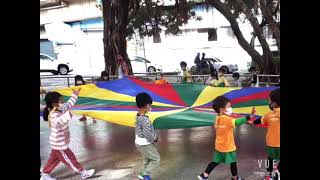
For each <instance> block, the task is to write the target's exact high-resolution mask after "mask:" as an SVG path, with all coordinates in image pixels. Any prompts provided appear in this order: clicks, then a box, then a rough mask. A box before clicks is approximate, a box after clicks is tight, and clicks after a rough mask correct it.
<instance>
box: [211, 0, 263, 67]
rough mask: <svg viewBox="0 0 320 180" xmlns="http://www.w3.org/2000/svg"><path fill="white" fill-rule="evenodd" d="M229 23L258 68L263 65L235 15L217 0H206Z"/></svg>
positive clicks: (260, 57)
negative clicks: (244, 35)
mask: <svg viewBox="0 0 320 180" xmlns="http://www.w3.org/2000/svg"><path fill="white" fill-rule="evenodd" d="M208 2H209V3H211V4H212V5H213V6H214V7H215V8H216V9H217V10H218V11H219V12H220V13H221V14H222V15H223V16H224V17H225V18H226V19H227V20H228V21H229V23H230V25H231V28H232V31H233V33H234V35H235V36H236V38H237V40H238V43H239V45H240V46H241V47H242V48H243V49H244V50H245V51H246V52H247V53H248V54H249V55H250V56H251V57H252V60H253V61H254V62H255V63H256V64H258V65H259V67H260V68H263V67H264V64H263V58H262V56H261V55H260V54H259V53H258V51H256V50H255V49H254V47H252V46H250V44H249V43H248V42H247V40H246V39H245V38H244V37H243V34H242V32H241V30H240V28H239V25H238V22H237V20H236V17H235V16H234V15H233V14H232V13H231V10H230V9H229V8H228V7H227V6H226V5H225V4H223V3H222V2H221V1H219V0H208Z"/></svg>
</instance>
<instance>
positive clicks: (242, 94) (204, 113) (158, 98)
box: [58, 78, 277, 129]
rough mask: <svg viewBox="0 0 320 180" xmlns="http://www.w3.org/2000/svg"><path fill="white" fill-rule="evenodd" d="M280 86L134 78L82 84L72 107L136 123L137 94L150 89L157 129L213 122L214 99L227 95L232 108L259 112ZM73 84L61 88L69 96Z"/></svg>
mask: <svg viewBox="0 0 320 180" xmlns="http://www.w3.org/2000/svg"><path fill="white" fill-rule="evenodd" d="M275 88H277V87H263V88H221V87H220V88H217V87H211V86H205V85H201V84H160V85H159V84H153V83H148V82H144V81H141V80H138V79H134V78H124V79H120V80H115V81H109V82H98V83H96V84H89V85H84V86H81V92H80V94H79V99H78V101H77V104H76V105H75V106H74V108H73V109H72V110H73V112H74V113H76V114H83V115H86V116H89V117H93V118H96V119H100V120H105V121H108V122H112V123H116V124H120V125H125V126H130V127H134V123H135V117H136V114H137V108H136V103H135V96H136V95H137V94H138V93H140V92H146V93H148V94H149V95H150V96H151V97H152V99H153V104H152V112H150V113H148V116H149V117H150V120H151V121H152V122H153V124H154V126H155V128H157V129H172V128H191V127H199V126H211V125H213V123H214V120H215V116H216V113H215V112H214V111H213V110H212V108H211V105H212V100H213V99H214V98H216V97H217V96H220V95H224V96H226V97H228V98H229V99H230V100H231V103H232V107H233V112H234V113H237V115H238V116H239V114H240V115H244V114H249V113H250V112H251V108H252V106H255V107H256V111H257V115H258V116H261V115H263V114H265V113H266V112H268V111H269V107H268V100H267V98H268V94H269V93H270V91H272V90H273V89H275ZM71 89H72V88H67V89H62V90H59V91H58V92H60V93H61V94H62V95H64V96H65V99H66V100H67V99H68V98H69V97H70V95H71V93H72V90H71Z"/></svg>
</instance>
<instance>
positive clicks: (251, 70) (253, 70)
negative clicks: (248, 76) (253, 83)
mask: <svg viewBox="0 0 320 180" xmlns="http://www.w3.org/2000/svg"><path fill="white" fill-rule="evenodd" d="M255 71H257V68H256V67H253V66H252V67H250V68H249V72H255Z"/></svg>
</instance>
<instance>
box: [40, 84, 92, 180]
mask: <svg viewBox="0 0 320 180" xmlns="http://www.w3.org/2000/svg"><path fill="white" fill-rule="evenodd" d="M79 92H80V89H78V90H74V91H73V94H72V96H71V98H70V99H69V100H68V102H67V103H64V101H63V96H62V95H61V94H59V93H58V92H49V93H47V95H46V97H45V101H46V103H47V106H46V108H45V109H44V113H43V118H44V119H45V120H46V121H48V122H49V126H50V128H51V134H50V145H51V148H52V150H51V154H50V157H49V160H48V162H47V163H46V165H45V166H44V168H43V171H42V175H41V180H55V178H52V177H51V176H50V173H51V172H52V170H53V169H54V168H55V167H56V166H57V165H58V164H59V162H60V161H61V162H63V163H64V164H65V165H66V166H67V167H69V168H70V169H71V170H73V171H74V172H76V173H77V174H79V175H80V177H81V178H82V179H87V178H89V177H91V176H92V175H93V174H94V169H90V170H84V169H83V167H82V166H81V165H80V163H79V162H78V161H77V159H76V157H75V155H74V154H73V152H72V151H71V150H70V149H69V143H70V131H69V125H68V122H69V120H71V118H72V114H71V112H70V109H71V108H72V106H73V105H74V104H75V102H76V101H77V98H78V94H79Z"/></svg>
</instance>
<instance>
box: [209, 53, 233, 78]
mask: <svg viewBox="0 0 320 180" xmlns="http://www.w3.org/2000/svg"><path fill="white" fill-rule="evenodd" d="M208 59H209V60H211V61H212V62H214V63H213V65H214V67H215V68H216V69H217V70H218V69H220V68H222V69H224V70H225V72H226V74H229V73H234V72H236V71H238V65H236V64H224V63H222V62H223V61H222V60H220V59H218V58H216V57H214V58H208Z"/></svg>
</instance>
